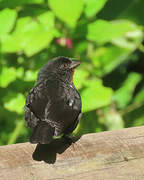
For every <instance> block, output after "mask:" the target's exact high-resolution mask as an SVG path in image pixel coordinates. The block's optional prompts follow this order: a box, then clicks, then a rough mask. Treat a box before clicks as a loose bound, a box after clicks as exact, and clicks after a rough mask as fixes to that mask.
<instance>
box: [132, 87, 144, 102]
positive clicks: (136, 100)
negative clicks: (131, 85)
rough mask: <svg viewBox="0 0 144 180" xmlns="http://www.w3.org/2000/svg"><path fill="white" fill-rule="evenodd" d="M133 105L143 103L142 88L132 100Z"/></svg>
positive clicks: (143, 92) (143, 93)
mask: <svg viewBox="0 0 144 180" xmlns="http://www.w3.org/2000/svg"><path fill="white" fill-rule="evenodd" d="M134 102H135V103H139V102H144V88H142V89H141V90H140V91H139V92H138V93H137V95H136V96H135V98H134Z"/></svg>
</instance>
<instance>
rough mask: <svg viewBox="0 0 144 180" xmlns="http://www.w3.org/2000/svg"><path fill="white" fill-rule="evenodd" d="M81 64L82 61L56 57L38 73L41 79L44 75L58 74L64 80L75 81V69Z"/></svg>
mask: <svg viewBox="0 0 144 180" xmlns="http://www.w3.org/2000/svg"><path fill="white" fill-rule="evenodd" d="M79 65H80V61H77V60H73V59H70V58H67V57H57V58H54V59H52V60H50V61H48V63H47V64H46V65H45V66H44V67H43V68H42V69H41V70H40V72H39V75H38V81H39V79H42V78H43V77H44V76H47V77H48V76H50V75H56V76H59V77H60V79H62V80H63V81H69V82H72V81H73V74H74V69H75V68H76V67H77V66H79Z"/></svg>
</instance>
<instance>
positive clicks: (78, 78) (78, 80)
mask: <svg viewBox="0 0 144 180" xmlns="http://www.w3.org/2000/svg"><path fill="white" fill-rule="evenodd" d="M88 75H89V73H88V72H87V71H84V70H83V69H77V70H76V71H75V73H74V84H75V86H76V88H77V89H80V88H82V86H83V83H84V82H85V81H86V78H87V77H88Z"/></svg>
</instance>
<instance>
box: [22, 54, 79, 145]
mask: <svg viewBox="0 0 144 180" xmlns="http://www.w3.org/2000/svg"><path fill="white" fill-rule="evenodd" d="M79 64H80V62H79V61H76V60H70V59H69V58H67V57H57V58H55V59H52V60H50V61H48V63H47V64H46V65H44V67H42V68H41V70H40V72H39V74H38V78H37V83H36V86H35V87H34V88H32V89H31V90H30V92H29V94H28V96H27V99H26V105H25V120H26V122H27V124H28V126H29V127H30V128H32V135H31V137H30V142H31V143H40V144H49V143H50V142H51V141H52V139H53V136H59V135H61V134H63V136H64V137H67V136H68V135H69V134H70V133H72V131H73V130H74V129H75V128H76V126H77V124H78V122H79V119H80V117H81V98H80V95H79V93H78V91H77V90H76V88H75V86H74V84H73V74H74V68H76V67H77V66H78V65H79Z"/></svg>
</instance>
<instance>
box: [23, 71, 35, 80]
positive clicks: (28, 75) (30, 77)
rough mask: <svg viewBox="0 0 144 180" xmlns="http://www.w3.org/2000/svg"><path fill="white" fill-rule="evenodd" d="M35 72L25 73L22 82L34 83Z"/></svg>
mask: <svg viewBox="0 0 144 180" xmlns="http://www.w3.org/2000/svg"><path fill="white" fill-rule="evenodd" d="M37 73H38V72H37V71H35V72H33V71H31V70H28V71H26V72H25V76H24V81H35V80H36V78H37Z"/></svg>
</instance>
